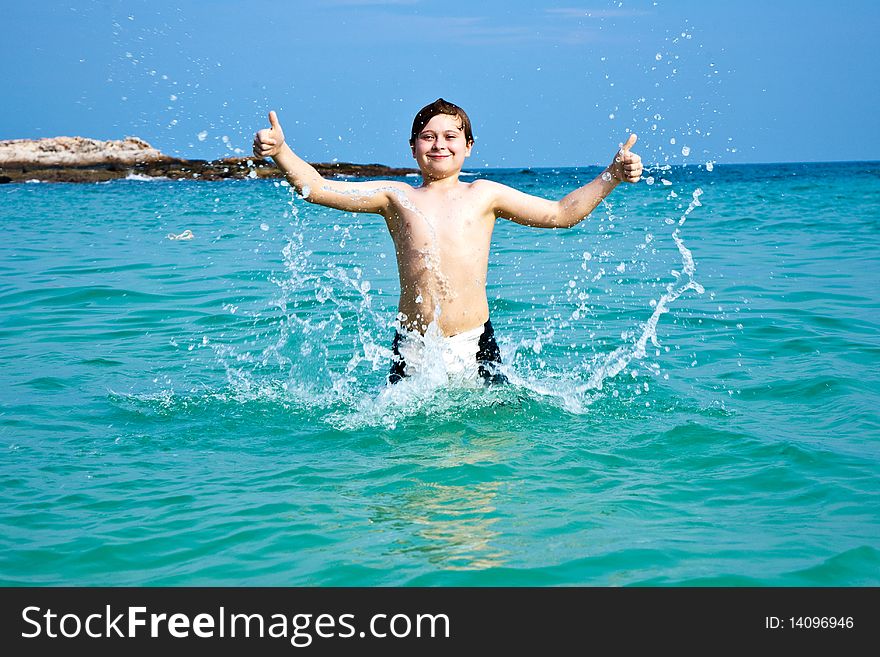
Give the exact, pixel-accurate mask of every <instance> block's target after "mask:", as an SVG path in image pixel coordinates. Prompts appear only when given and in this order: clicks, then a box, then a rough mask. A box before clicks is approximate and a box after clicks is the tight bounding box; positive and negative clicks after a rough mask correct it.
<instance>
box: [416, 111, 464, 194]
mask: <svg viewBox="0 0 880 657" xmlns="http://www.w3.org/2000/svg"><path fill="white" fill-rule="evenodd" d="M472 146H473V143H468V141H467V138H466V137H465V134H464V130H463V129H462V122H461V119H460V118H458V117H457V116H452V115H450V114H437V115H436V116H434V117H432V118H431V120H430V121H428V123H426V124H425V127H424V128H422V130H421V132H419V134H418V135H416V139H415V142H414V143H413V145H412V151H413V157H414V158H415V160H416V162H418V165H419V169H421V171H422V175H423V176H424V177H427V178H432V179H438V178H446V177H448V176H451V175H455V174H458V172H459V171H461V168H462V167H463V166H464V159H465V158H466V157H468V156H469V155H470V154H471V148H472Z"/></svg>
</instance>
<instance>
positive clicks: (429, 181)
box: [422, 173, 458, 191]
mask: <svg viewBox="0 0 880 657" xmlns="http://www.w3.org/2000/svg"><path fill="white" fill-rule="evenodd" d="M457 186H458V174H457V173H454V174H452V175H449V176H446V177H444V178H431V177H429V176H426V175H425V174H424V173H422V189H433V190H437V191H443V190H446V189H451V188H453V187H457Z"/></svg>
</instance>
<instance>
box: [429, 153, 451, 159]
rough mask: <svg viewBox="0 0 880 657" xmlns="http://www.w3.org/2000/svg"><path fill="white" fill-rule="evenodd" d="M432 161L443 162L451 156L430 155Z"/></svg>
mask: <svg viewBox="0 0 880 657" xmlns="http://www.w3.org/2000/svg"><path fill="white" fill-rule="evenodd" d="M428 157H430V158H431V159H432V160H442V159H443V158H444V157H449V155H448V154H447V155H430V154H429V155H428Z"/></svg>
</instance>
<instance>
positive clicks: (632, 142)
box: [620, 133, 638, 151]
mask: <svg viewBox="0 0 880 657" xmlns="http://www.w3.org/2000/svg"><path fill="white" fill-rule="evenodd" d="M636 141H638V137H637V136H636V133H632V134H631V135H630V136H629V139H627V140H626V143H625V144H624V145H623V146H621V147H620V150H621V151H628V150H629V149H630V148H632V147H633V146H635V145H636Z"/></svg>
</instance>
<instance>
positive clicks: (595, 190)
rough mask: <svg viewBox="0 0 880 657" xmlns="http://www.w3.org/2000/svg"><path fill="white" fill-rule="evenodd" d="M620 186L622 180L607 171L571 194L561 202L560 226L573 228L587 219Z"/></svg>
mask: <svg viewBox="0 0 880 657" xmlns="http://www.w3.org/2000/svg"><path fill="white" fill-rule="evenodd" d="M619 184H620V180H618V179H617V178H616V177H614V176H612V175H611V174H610V172H609V171H608V169H605V171H603V172H602V173H601V174H600V175H599V176H597V177H596V178H595V179H594V180H592V181H591V182H588V183H587V184H586V185H584V186H583V187H579V188H578V189H576V190H574V191H573V192H571V193H570V194H569V195H568V196H566V197H565V198H563V199H562V200H561V201H559V223H560V226H562V227H564V228H571V227H572V226H574V225H575V224H578V223H580V222H581V221H583V220H584V219H586V218H587V216H589V214H590V213H591V212H592V211H593V210H595V209H596V207H597V206H598V205H599V204H600V203H601V202H602V201H603V200H604V199H605V198H606V197H607V196H608V195H609V194H610V193H611V192H613V191H614V188H615V187H617V186H618V185H619Z"/></svg>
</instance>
